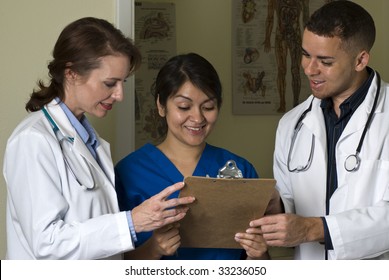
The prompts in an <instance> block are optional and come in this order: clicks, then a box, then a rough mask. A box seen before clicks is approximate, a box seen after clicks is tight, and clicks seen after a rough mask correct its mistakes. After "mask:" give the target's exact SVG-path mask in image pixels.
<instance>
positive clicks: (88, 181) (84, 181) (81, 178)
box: [42, 107, 95, 190]
mask: <svg viewBox="0 0 389 280" xmlns="http://www.w3.org/2000/svg"><path fill="white" fill-rule="evenodd" d="M42 111H43V113H44V115H45V116H46V118H47V120H48V121H49V122H50V124H51V126H52V129H53V131H54V134H55V137H56V138H57V140H58V142H59V145H60V147H61V152H62V155H63V158H64V161H65V165H66V167H67V168H68V170H69V171H70V173H71V174H72V176H73V177H74V179H75V180H76V181H77V183H78V184H79V185H80V186H81V187H82V188H83V189H86V190H90V189H93V188H94V187H95V183H94V179H93V176H92V175H91V176H85V174H84V173H83V171H82V167H81V164H80V163H79V159H77V158H75V155H74V152H73V150H72V146H73V143H74V138H73V137H70V136H65V135H64V134H63V133H62V132H61V131H60V130H59V127H58V126H57V124H56V123H55V121H54V120H53V118H52V117H51V116H50V114H49V112H48V111H47V110H46V108H44V107H43V108H42ZM72 166H75V167H74V168H73V167H72ZM76 174H78V175H76Z"/></svg>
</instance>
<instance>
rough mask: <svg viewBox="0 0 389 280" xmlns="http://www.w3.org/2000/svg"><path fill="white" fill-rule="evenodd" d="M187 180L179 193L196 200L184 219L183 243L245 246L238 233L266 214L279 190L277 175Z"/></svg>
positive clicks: (194, 245) (233, 246) (182, 225)
mask: <svg viewBox="0 0 389 280" xmlns="http://www.w3.org/2000/svg"><path fill="white" fill-rule="evenodd" d="M184 182H185V187H184V188H183V189H182V190H181V191H180V195H179V196H180V197H184V196H194V197H195V198H196V200H195V202H194V203H192V204H191V205H190V206H189V207H190V209H189V211H188V212H187V214H186V216H185V218H184V219H183V220H181V221H180V224H181V226H180V236H181V247H196V248H241V247H240V245H239V243H237V242H236V241H235V240H234V236H235V234H236V233H238V232H245V231H246V229H247V228H248V227H249V222H250V221H252V220H254V219H258V218H260V217H262V216H263V215H264V213H265V210H266V208H267V205H268V204H269V201H270V199H271V197H272V194H273V191H274V190H275V189H274V186H275V180H274V179H217V178H208V177H195V176H192V177H187V178H185V180H184Z"/></svg>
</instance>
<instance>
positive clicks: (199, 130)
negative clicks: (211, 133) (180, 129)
mask: <svg viewBox="0 0 389 280" xmlns="http://www.w3.org/2000/svg"><path fill="white" fill-rule="evenodd" d="M204 127H205V125H203V126H196V127H194V126H186V129H188V130H189V131H190V132H191V133H192V134H200V133H202V132H203V131H204Z"/></svg>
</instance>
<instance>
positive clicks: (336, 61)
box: [301, 30, 369, 104]
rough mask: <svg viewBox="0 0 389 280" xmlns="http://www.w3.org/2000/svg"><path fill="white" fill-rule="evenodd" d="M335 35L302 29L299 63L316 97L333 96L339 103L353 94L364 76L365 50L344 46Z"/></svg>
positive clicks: (367, 57)
mask: <svg viewBox="0 0 389 280" xmlns="http://www.w3.org/2000/svg"><path fill="white" fill-rule="evenodd" d="M341 44H342V42H341V40H340V38H338V37H331V38H330V37H324V36H319V35H316V34H314V33H312V32H310V31H308V30H305V31H304V35H303V42H302V55H303V56H302V61H301V65H302V68H303V69H304V72H305V74H306V76H307V77H308V79H309V82H310V87H311V90H312V93H313V95H314V96H315V97H317V98H320V99H324V98H332V99H333V100H334V103H337V104H340V103H342V102H343V101H344V100H345V99H347V98H348V97H349V96H350V95H352V94H353V93H354V92H355V91H356V90H357V89H358V88H359V86H360V85H361V83H362V82H363V80H364V79H365V77H366V70H365V67H366V65H367V62H368V60H369V54H368V53H367V52H366V51H361V52H359V53H356V51H350V50H344V49H343V48H342V45H341Z"/></svg>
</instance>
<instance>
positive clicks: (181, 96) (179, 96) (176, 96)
mask: <svg viewBox="0 0 389 280" xmlns="http://www.w3.org/2000/svg"><path fill="white" fill-rule="evenodd" d="M176 98H184V99H186V100H188V101H193V100H192V99H191V98H189V97H187V96H184V95H181V94H179V95H175V96H173V99H176ZM215 100H216V97H213V98H208V99H206V100H204V102H202V103H207V102H210V101H215Z"/></svg>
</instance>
